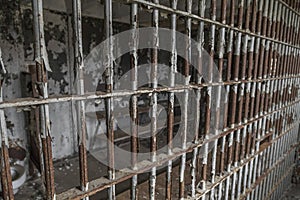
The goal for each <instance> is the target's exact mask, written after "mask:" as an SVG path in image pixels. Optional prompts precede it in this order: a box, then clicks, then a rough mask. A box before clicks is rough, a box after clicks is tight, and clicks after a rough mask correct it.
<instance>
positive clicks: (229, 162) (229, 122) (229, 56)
mask: <svg viewBox="0 0 300 200" xmlns="http://www.w3.org/2000/svg"><path fill="white" fill-rule="evenodd" d="M234 20H235V0H231V9H230V22H229V23H230V26H234ZM233 37H234V32H233V30H230V31H229V39H228V45H227V81H230V80H231V76H232V75H231V68H232V51H233V48H232V46H233V39H234V38H233ZM226 92H227V94H228V96H227V97H225V112H224V118H225V122H224V124H227V125H230V127H231V128H232V127H233V126H234V125H233V123H232V118H230V117H227V116H229V96H232V95H229V94H230V85H228V86H227V87H226ZM232 104H234V103H233V102H232ZM231 111H232V112H231V113H235V106H234V105H233V106H232V109H231ZM233 136H234V131H231V132H230V134H229V138H228V159H227V172H230V171H231V165H232V155H233ZM230 180H231V177H230V176H229V177H228V178H227V179H226V188H225V198H226V200H227V199H228V197H229V188H230Z"/></svg>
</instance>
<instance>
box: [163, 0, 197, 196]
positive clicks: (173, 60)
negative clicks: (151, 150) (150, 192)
mask: <svg viewBox="0 0 300 200" xmlns="http://www.w3.org/2000/svg"><path fill="white" fill-rule="evenodd" d="M171 7H172V8H173V9H174V10H176V8H177V0H172V1H171ZM170 26H171V31H172V35H171V44H172V54H171V71H170V87H174V86H175V72H176V70H177V51H176V14H174V13H172V14H171V22H170ZM173 127H174V92H170V93H169V96H168V155H171V154H172V148H173V142H172V140H173ZM172 165H173V164H172V160H170V161H169V162H168V168H167V183H166V184H167V189H166V199H168V200H171V199H172ZM192 189H193V186H192Z"/></svg>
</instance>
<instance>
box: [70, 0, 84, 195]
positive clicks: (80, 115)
mask: <svg viewBox="0 0 300 200" xmlns="http://www.w3.org/2000/svg"><path fill="white" fill-rule="evenodd" d="M73 20H74V22H73V23H74V24H73V33H74V37H73V39H74V61H75V62H74V64H75V66H74V67H75V71H76V76H77V77H75V79H76V80H75V81H76V92H77V94H79V95H83V94H84V74H83V73H84V72H83V70H84V65H83V47H82V28H81V0H73ZM76 116H77V131H78V147H79V158H80V159H79V160H80V163H79V166H80V186H81V190H82V191H87V190H88V172H87V170H88V169H87V167H88V166H87V147H86V120H85V105H84V101H78V102H77V107H76ZM87 199H88V198H87Z"/></svg>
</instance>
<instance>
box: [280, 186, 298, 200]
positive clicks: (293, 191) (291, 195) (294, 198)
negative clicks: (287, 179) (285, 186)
mask: <svg viewBox="0 0 300 200" xmlns="http://www.w3.org/2000/svg"><path fill="white" fill-rule="evenodd" d="M283 200H300V184H293V185H292V187H291V188H290V189H289V190H288V191H287V192H286V193H285V196H284V198H283Z"/></svg>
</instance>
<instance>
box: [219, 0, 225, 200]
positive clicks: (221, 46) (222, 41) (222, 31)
mask: <svg viewBox="0 0 300 200" xmlns="http://www.w3.org/2000/svg"><path fill="white" fill-rule="evenodd" d="M226 9H227V0H222V4H221V22H222V23H223V24H226ZM219 36H220V37H219V41H218V46H219V50H218V70H219V73H220V77H219V80H218V81H222V71H223V67H224V53H225V52H224V50H225V49H224V48H225V28H220V29H219ZM226 95H227V94H226ZM222 128H226V124H223V127H222ZM225 143H226V136H223V137H222V141H221V149H220V153H221V155H220V167H219V173H220V174H219V175H220V176H222V175H224V171H225V167H224V163H225ZM222 190H223V181H222V182H220V185H219V191H218V199H221V198H222Z"/></svg>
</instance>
